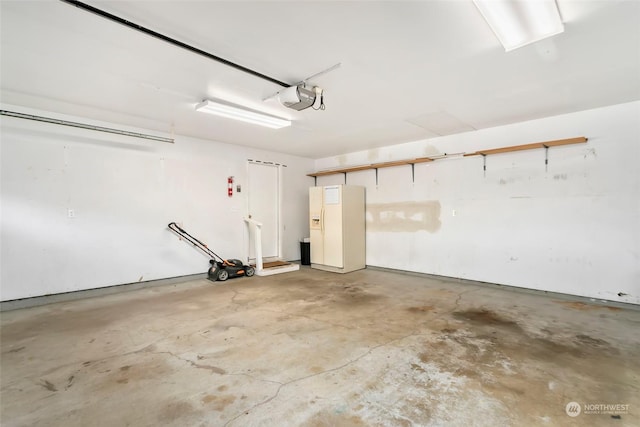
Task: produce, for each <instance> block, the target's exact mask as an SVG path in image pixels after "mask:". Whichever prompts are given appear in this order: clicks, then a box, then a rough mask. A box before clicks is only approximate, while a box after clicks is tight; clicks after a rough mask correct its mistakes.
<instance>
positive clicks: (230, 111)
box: [196, 99, 291, 129]
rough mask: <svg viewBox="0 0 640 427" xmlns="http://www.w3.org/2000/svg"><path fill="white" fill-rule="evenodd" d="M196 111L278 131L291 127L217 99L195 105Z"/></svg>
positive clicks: (279, 120) (258, 112) (284, 121)
mask: <svg viewBox="0 0 640 427" xmlns="http://www.w3.org/2000/svg"><path fill="white" fill-rule="evenodd" d="M196 111H201V112H203V113H209V114H215V115H216V116H221V117H226V118H228V119H234V120H240V121H242V122H246V123H252V124H254V125H260V126H265V127H268V128H271V129H280V128H283V127H286V126H291V120H287V119H283V118H281V117H276V116H272V115H270V114H266V113H262V112H260V111H255V110H251V109H249V108H246V107H242V106H240V105H235V104H232V103H230V102H226V101H222V100H219V99H217V100H215V101H213V100H210V99H205V100H204V101H202V102H201V103H200V104H198V105H196Z"/></svg>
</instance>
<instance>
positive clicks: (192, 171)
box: [0, 105, 313, 301]
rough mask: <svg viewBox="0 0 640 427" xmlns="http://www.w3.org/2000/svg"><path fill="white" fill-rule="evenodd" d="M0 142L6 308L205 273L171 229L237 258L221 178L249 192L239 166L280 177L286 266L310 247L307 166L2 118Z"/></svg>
mask: <svg viewBox="0 0 640 427" xmlns="http://www.w3.org/2000/svg"><path fill="white" fill-rule="evenodd" d="M3 108H4V109H7V110H17V111H22V112H26V113H30V114H39V115H42V116H46V117H57V118H61V119H66V120H71V121H77V122H84V123H93V122H91V121H88V120H85V119H83V118H79V117H65V116H59V115H56V114H53V113H50V112H46V111H34V110H30V109H27V108H23V107H15V106H7V105H5V106H3ZM96 124H99V125H102V126H107V127H112V128H122V126H118V125H117V124H108V123H106V124H105V123H96ZM134 131H137V132H141V133H145V130H143V129H134ZM146 133H150V132H146ZM0 137H1V174H0V176H1V198H0V200H1V203H2V204H1V214H2V216H1V229H0V233H1V235H0V236H1V249H0V250H1V260H0V265H1V273H0V278H1V284H0V285H1V286H0V299H1V300H2V301H7V300H13V299H18V298H25V297H33V296H40V295H47V294H54V293H61V292H69V291H76V290H83V289H92V288H99V287H105V286H111V285H119V284H126V283H132V282H138V281H148V280H154V279H162V278H168V277H176V276H182V275H188V274H195V273H204V272H206V270H207V268H208V258H206V257H205V256H204V255H202V254H201V253H200V252H198V251H196V250H195V249H194V248H193V247H191V246H189V245H188V244H186V243H185V242H184V241H180V240H179V239H178V238H177V237H176V236H175V235H174V234H172V233H171V232H170V231H169V230H168V229H167V224H168V223H169V222H171V221H176V222H178V223H181V224H182V225H183V226H184V228H185V229H186V230H187V231H189V232H190V233H192V234H193V235H195V236H196V237H197V238H199V239H200V240H202V241H204V242H205V243H207V244H209V246H210V247H211V248H212V249H213V250H214V251H215V252H216V253H218V254H219V255H221V256H223V257H225V258H243V257H245V256H246V254H247V249H248V247H247V245H248V244H247V232H246V228H245V224H244V222H243V220H242V218H243V216H244V215H245V214H246V192H241V193H240V194H238V193H236V194H235V195H234V196H233V197H231V198H229V197H228V196H227V176H230V175H233V176H234V177H235V184H240V185H241V186H242V189H243V190H245V191H246V188H247V187H246V174H247V159H257V160H262V161H270V162H274V163H280V164H285V165H287V167H283V168H282V176H283V200H282V205H283V209H282V228H283V230H282V232H283V258H285V259H289V260H293V259H299V258H300V247H299V243H298V242H299V240H300V239H301V238H302V237H305V236H306V235H308V225H307V219H306V218H307V211H308V202H307V200H308V187H309V186H310V185H312V183H313V180H312V179H311V178H308V177H306V176H305V175H306V174H307V173H309V172H310V171H311V170H312V169H313V161H312V160H310V159H305V158H300V157H295V156H289V155H285V154H279V153H271V152H266V151H260V150H255V149H251V148H246V147H240V146H234V145H229V144H223V143H218V142H213V141H203V140H197V139H193V138H187V137H182V136H179V135H178V136H175V144H168V143H163V142H155V141H148V140H142V139H136V138H131V137H125V136H119V135H113V134H106V133H100V132H95V131H89V130H82V129H76V128H70V127H64V126H58V125H52V124H45V123H38V122H33V121H29V120H24V119H17V118H10V117H2V122H1V134H0ZM69 209H71V210H73V213H74V215H75V217H74V218H69Z"/></svg>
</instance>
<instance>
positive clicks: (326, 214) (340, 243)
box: [309, 185, 366, 273]
mask: <svg viewBox="0 0 640 427" xmlns="http://www.w3.org/2000/svg"><path fill="white" fill-rule="evenodd" d="M309 215H310V218H309V228H310V237H311V247H310V249H311V268H317V269H320V270H326V271H333V272H336V273H348V272H350V271H354V270H360V269H363V268H365V266H366V264H365V262H366V261H365V198H364V187H361V186H355V185H328V186H324V187H311V188H309Z"/></svg>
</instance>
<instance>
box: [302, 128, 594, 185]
mask: <svg viewBox="0 0 640 427" xmlns="http://www.w3.org/2000/svg"><path fill="white" fill-rule="evenodd" d="M587 141H588V138H586V137H584V136H579V137H576V138H568V139H556V140H553V141H546V142H534V143H532V144H523V145H512V146H510V147H501V148H491V149H487V150H478V151H476V152H474V153H464V154H463V157H469V156H481V155H482V156H488V155H491V154H500V153H509V152H512V151H524V150H535V149H537V148H549V147H558V146H560V145H569V144H580V143H584V142H587ZM443 158H446V156H445V157H443ZM434 160H438V159H432V158H430V157H420V158H417V159H412V160H397V161H393V162H383V163H373V164H370V165H362V166H353V167H350V168H344V169H333V170H327V171H320V172H314V173H310V174H307V176H313V177H318V176H326V175H335V174H338V173H348V172H357V171H364V170H370V169H381V168H389V167H392V166H403V165H413V164H416V163H427V162H433V161H434Z"/></svg>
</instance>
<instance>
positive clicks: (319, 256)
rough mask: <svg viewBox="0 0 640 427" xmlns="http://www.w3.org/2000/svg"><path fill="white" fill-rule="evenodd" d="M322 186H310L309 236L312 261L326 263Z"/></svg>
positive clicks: (313, 262)
mask: <svg viewBox="0 0 640 427" xmlns="http://www.w3.org/2000/svg"><path fill="white" fill-rule="evenodd" d="M322 191H323V188H322V187H311V188H309V237H310V238H311V247H310V249H311V263H312V264H323V263H324V235H323V232H322V219H323V218H322V213H323V211H322V196H323V192H322Z"/></svg>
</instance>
